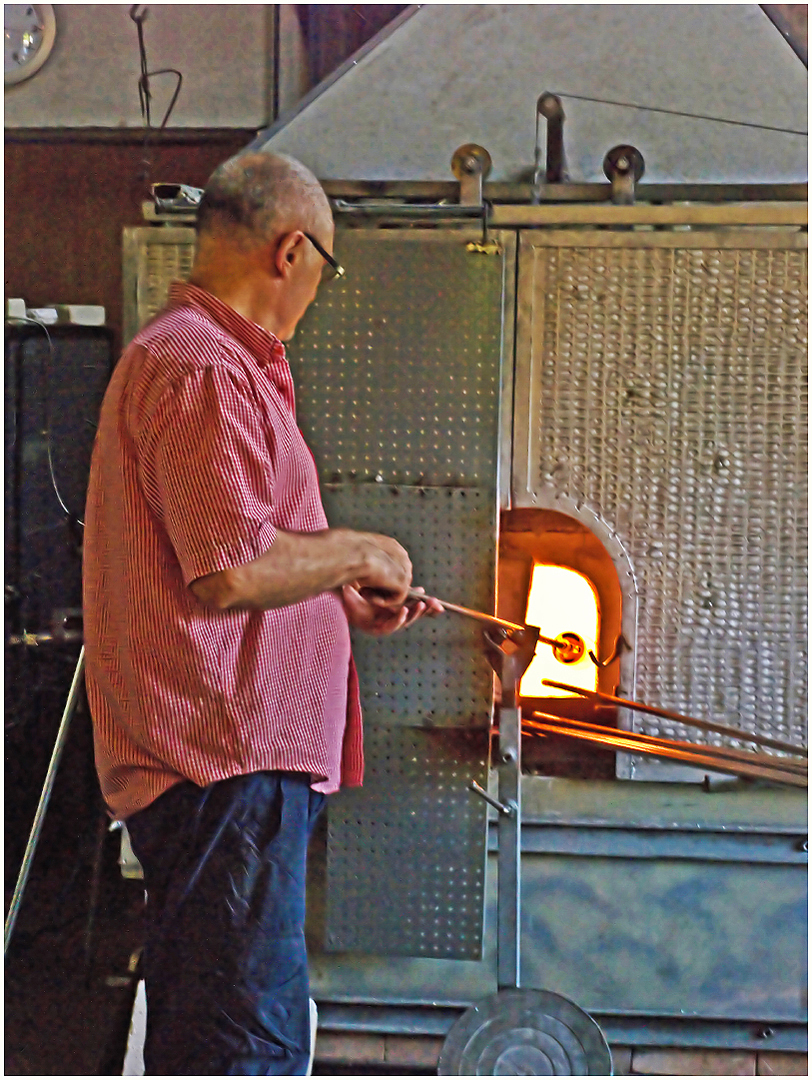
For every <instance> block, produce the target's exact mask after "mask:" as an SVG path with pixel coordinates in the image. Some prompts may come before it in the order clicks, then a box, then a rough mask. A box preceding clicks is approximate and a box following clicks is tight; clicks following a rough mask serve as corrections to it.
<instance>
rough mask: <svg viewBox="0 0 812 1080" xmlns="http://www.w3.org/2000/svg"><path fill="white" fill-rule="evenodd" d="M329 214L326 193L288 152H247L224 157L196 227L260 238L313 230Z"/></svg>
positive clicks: (202, 231) (203, 231)
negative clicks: (297, 229) (281, 233)
mask: <svg viewBox="0 0 812 1080" xmlns="http://www.w3.org/2000/svg"><path fill="white" fill-rule="evenodd" d="M325 210H327V211H328V212H329V203H328V201H327V196H326V195H325V194H324V190H323V188H322V186H321V184H320V183H319V182H318V180H317V179H316V177H315V176H314V175H313V173H312V172H311V171H310V170H309V169H308V168H307V167H306V166H304V165H302V163H301V162H300V161H296V159H295V158H291V157H287V156H286V155H284V154H271V153H266V152H264V151H261V150H260V151H243V152H242V153H240V154H236V155H235V156H234V157H232V158H229V159H228V161H224V162H223V164H222V165H218V167H217V168H216V169H215V170H214V172H213V173H212V175H211V176H210V177H209V180H208V182H207V184H206V187H205V190H204V192H203V197H202V198H201V200H200V206H199V207H198V212H197V231H198V234H200V235H205V234H211V233H215V232H216V233H234V232H236V233H238V234H240V233H241V234H242V237H241V238H242V239H243V240H246V241H248V242H249V243H250V242H252V241H256V242H261V241H262V240H266V239H269V238H270V237H272V236H273V235H274V234H275V233H278V232H283V231H285V230H286V229H294V228H304V229H307V228H312V227H313V225H314V224H315V223H316V222H317V221H318V219H319V218H320V217H321V216H323V215H324V212H325Z"/></svg>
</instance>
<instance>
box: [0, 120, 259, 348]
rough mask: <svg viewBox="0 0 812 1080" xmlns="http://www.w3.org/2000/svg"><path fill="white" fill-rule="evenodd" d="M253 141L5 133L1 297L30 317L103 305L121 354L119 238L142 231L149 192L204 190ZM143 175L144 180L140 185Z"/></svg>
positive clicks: (245, 136) (233, 134) (241, 135)
mask: <svg viewBox="0 0 812 1080" xmlns="http://www.w3.org/2000/svg"><path fill="white" fill-rule="evenodd" d="M254 134H255V132H253V131H241V130H233V131H232V130H228V131H217V132H194V131H190V130H185V131H182V132H177V133H172V132H169V133H163V134H161V135H159V134H155V135H153V140H154V141H153V143H152V145H151V146H150V147H149V148H148V153H147V156H148V157H149V159H150V161H151V165H150V166H149V168H148V169H147V168H146V167H145V164H144V160H145V152H144V145H143V138H142V136H141V135H140V133H138V132H121V133H118V132H114V131H104V132H84V133H83V132H81V131H77V132H71V131H66V130H53V131H42V132H33V131H31V130H30V129H29V130H26V131H20V132H15V131H7V132H6V147H5V230H6V237H5V296H6V297H9V296H20V297H22V298H23V299H24V300H25V302H26V304H27V305H28V306H29V307H42V306H45V305H46V304H49V303H54V302H62V303H78V304H103V305H104V307H105V309H106V311H107V323H108V326H110V327H111V329H112V330H113V332H114V337H115V340H114V349H115V350H116V351H118V349H119V348H120V346H121V326H122V284H121V233H122V229H123V227H124V226H125V225H142V224H144V219H143V215H142V212H141V204H142V202H143V201H144V200H145V199H146V198H147V193H148V183H149V182H150V180H151V181H168V182H173V183H174V182H178V183H185V184H191V185H192V186H193V187H202V186H203V185H204V184H205V182H206V180H207V178H208V176H209V175H210V173H211V172H212V170H213V169H214V168H215V167H216V166H217V165H218V164H219V163H220V162H221V161H223V160H225V159H226V158H227V157H230V156H231V155H232V154H234V153H236V152H237V151H238V150H241V149H243V147H245V146H246V145H247V144H248V143H249V142H250V141H251V139H252V138H253V136H254ZM147 173H148V174H149V175H147Z"/></svg>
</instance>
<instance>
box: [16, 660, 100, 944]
mask: <svg viewBox="0 0 812 1080" xmlns="http://www.w3.org/2000/svg"><path fill="white" fill-rule="evenodd" d="M84 669H85V647H84V645H83V646H82V651H81V652H80V653H79V659H78V661H77V663H76V670H75V671H74V673H73V682H72V683H71V687H70V691H69V692H68V699H67V701H66V702H65V709H64V711H63V713H62V720H61V722H60V724H59V731H58V732H57V735H56V742H55V743H54V748H53V751H52V753H51V760H50V763H49V765H48V772H47V773H46V775H45V783H44V784H43V787H42V794H41V795H40V797H39V803H38V805H37V812H36V814H35V815H34V824H33V825H32V826H31V833H30V835H29V837H28V844H27V845H26V849H25V855H24V856H23V862H22V866H21V867H20V873H19V874H18V876H17V884H16V886H15V888H14V895H13V896H12V898H11V904H10V906H9V909H8V915H7V916H6V923H5V930H4V938H3V954H4V955H5V953H6V952H7V951H8V945H9V942H10V941H11V935H12V933H13V931H14V924H15V923H16V921H17V915H18V914H19V911H20V904H21V903H22V899H23V893H24V892H25V886H26V884H27V882H28V875H29V873H30V871H31V864H32V862H33V861H34V854H35V852H36V850H37V844H38V843H39V837H40V833H41V832H42V823H43V821H44V819H45V811H46V810H47V809H48V803H49V801H50V798H51V792H52V791H53V787H54V780H55V779H56V770H57V768H58V767H59V759H60V758H61V757H62V751H63V750H64V749H65V742H66V741H67V737H68V729H69V728H70V722H71V717H72V716H73V712H74V709H75V708H76V702H77V699H78V697H79V688H80V686H81V685H82V675H83V673H84Z"/></svg>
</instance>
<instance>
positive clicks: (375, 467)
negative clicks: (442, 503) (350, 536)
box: [288, 230, 504, 487]
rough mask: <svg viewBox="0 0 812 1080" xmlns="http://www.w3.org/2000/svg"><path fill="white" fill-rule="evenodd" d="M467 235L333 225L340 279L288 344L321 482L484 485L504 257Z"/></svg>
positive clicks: (489, 476) (493, 456) (493, 433)
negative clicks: (483, 250) (481, 251)
mask: <svg viewBox="0 0 812 1080" xmlns="http://www.w3.org/2000/svg"><path fill="white" fill-rule="evenodd" d="M466 239H470V234H467V233H466V234H460V233H455V232H452V231H450V230H444V231H443V232H442V233H440V232H437V233H426V232H420V233H404V232H399V233H386V232H375V231H369V232H367V231H359V232H355V231H352V232H348V231H339V232H338V233H337V235H336V242H335V250H336V254H337V257H338V258H339V259H340V261H341V263H342V265H344V266H345V267H346V269H347V275H346V278H344V279H338V280H336V281H334V282H333V283H331V285H330V286H329V287H327V288H323V289H322V290H320V292H319V296H318V298H317V300H316V302H315V304H313V306H312V307H311V308H310V310H309V311H308V312H307V314H306V316H305V318H304V320H303V321H302V324H301V327H300V329H299V330H298V331H297V333H296V337H295V339H294V340H293V341H292V342H291V343H290V345H289V347H288V355H289V359H290V363H291V369H292V371H293V374H294V379H295V381H296V385H297V394H298V403H299V404H298V410H299V418H300V422H301V426H302V430H303V432H304V434H305V437H306V439H307V441H308V444H309V445H310V447H311V448H312V450H313V452H314V455H315V458H316V462H317V464H318V466H319V472H320V475H321V477H322V479H323V480H326V481H331V480H348V479H354V478H356V477H357V478H359V479H362V480H364V479H368V478H372V477H374V476H376V475H379V476H380V477H381V478H382V479H383V480H385V481H387V482H388V483H395V484H404V483H405V484H424V485H453V486H455V487H486V486H488V485H490V484H492V483H493V480H494V477H495V474H496V460H497V453H496V449H497V429H498V391H499V363H500V357H501V338H502V290H503V271H504V261H503V258H502V257H500V256H487V255H476V254H471V253H470V252H468V251H466V248H465V242H466Z"/></svg>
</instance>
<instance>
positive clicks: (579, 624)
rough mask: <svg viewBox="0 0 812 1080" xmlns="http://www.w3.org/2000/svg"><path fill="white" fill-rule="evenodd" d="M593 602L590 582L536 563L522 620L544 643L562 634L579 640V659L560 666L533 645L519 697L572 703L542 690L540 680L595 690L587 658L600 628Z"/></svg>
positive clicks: (563, 692) (545, 688) (547, 649)
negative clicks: (535, 629) (581, 648)
mask: <svg viewBox="0 0 812 1080" xmlns="http://www.w3.org/2000/svg"><path fill="white" fill-rule="evenodd" d="M599 620H600V610H599V605H598V596H597V593H596V592H595V589H594V587H593V585H592V583H591V582H590V580H589V579H588V578H586V577H584V575H583V574H579V573H578V571H577V570H570V569H569V568H568V567H566V566H550V565H548V564H547V563H536V565H535V566H534V567H533V577H532V578H531V581H530V594H529V596H528V598H527V619H526V622H527V623H528V625H530V626H538V627H539V628H540V629H541V632H542V634H543V635H544V636H545V637H550V638H555V637H558V635H559V634H563V633H565V632H566V631H571V632H572V633H575V634H578V635H580V637H582V638H583V640H584V644H585V645H586V652H585V653H584V655H583V657H582V658H581V659H580V660H578V661H577V662H576V663H574V664H562V663H561V661H560V660H557V659H556V658H555V656H554V655H553V650H552V649H551V648H550V646H549V645H545V644H543V643H539V645H538V647H537V649H536V655H535V656H534V657H533V661H532V663H531V664H530V667H529V668H528V669H527V671H526V672H525V673H524V677H523V678H522V681H521V684H520V686H519V694H520V696H521V697H573V696H574V695H573V694H571V693H570V692H569V691H567V690H556V689H555V688H554V687H552V686H542V684H541V680H542V679H554V680H556V681H557V682H566V683H569V684H570V685H571V686H580V687H582V688H583V689H584V690H597V689H598V669H597V668H596V667H595V665H594V664H593V663H592V661H591V660H590V659H589V656H587V653H588V652H589V651H590V650H592V652H593V653H595V654H596V655H597V641H598V631H599V626H600V622H599Z"/></svg>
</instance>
